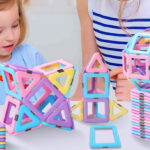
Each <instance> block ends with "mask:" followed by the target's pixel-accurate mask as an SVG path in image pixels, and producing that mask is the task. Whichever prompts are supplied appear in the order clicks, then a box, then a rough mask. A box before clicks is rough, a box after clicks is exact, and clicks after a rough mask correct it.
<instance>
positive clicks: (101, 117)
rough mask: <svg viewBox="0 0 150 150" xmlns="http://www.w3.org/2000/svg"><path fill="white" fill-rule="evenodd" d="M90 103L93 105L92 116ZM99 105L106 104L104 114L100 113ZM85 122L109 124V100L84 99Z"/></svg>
mask: <svg viewBox="0 0 150 150" xmlns="http://www.w3.org/2000/svg"><path fill="white" fill-rule="evenodd" d="M89 103H91V104H92V114H90V115H89V105H88V104H89ZM98 103H99V104H100V103H103V104H104V114H101V113H100V112H99V111H98ZM83 106H84V121H85V122H89V123H95V122H99V123H100V122H101V123H102V122H108V121H109V99H107V98H99V99H87V98H84V101H83Z"/></svg>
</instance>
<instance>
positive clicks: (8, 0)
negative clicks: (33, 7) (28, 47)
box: [0, 0, 27, 45]
mask: <svg viewBox="0 0 150 150" xmlns="http://www.w3.org/2000/svg"><path fill="white" fill-rule="evenodd" d="M15 3H17V5H18V12H19V24H20V38H19V41H18V43H17V45H19V44H20V43H22V42H23V41H24V39H25V36H26V32H27V22H26V17H25V12H24V9H23V1H22V0H0V11H2V10H7V9H9V8H11V7H12V6H13V5H14V4H15Z"/></svg>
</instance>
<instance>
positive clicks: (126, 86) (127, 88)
mask: <svg viewBox="0 0 150 150" xmlns="http://www.w3.org/2000/svg"><path fill="white" fill-rule="evenodd" d="M110 78H113V79H115V80H116V91H115V94H116V97H117V100H118V101H130V93H131V89H132V88H134V87H135V86H134V85H133V84H132V82H130V81H129V80H128V79H127V78H126V76H125V75H124V74H123V71H122V67H117V68H115V69H113V70H112V71H111V72H110Z"/></svg>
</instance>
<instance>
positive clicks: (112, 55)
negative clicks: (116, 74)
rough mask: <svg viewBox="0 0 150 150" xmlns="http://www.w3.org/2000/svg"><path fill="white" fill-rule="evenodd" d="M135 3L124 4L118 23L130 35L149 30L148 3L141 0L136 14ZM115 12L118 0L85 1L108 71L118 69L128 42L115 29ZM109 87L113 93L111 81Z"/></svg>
mask: <svg viewBox="0 0 150 150" xmlns="http://www.w3.org/2000/svg"><path fill="white" fill-rule="evenodd" d="M137 1H138V0H129V1H128V2H127V3H126V7H127V8H126V9H125V11H124V14H123V19H122V22H123V25H124V26H125V27H126V28H127V31H128V32H129V33H130V34H131V35H134V34H135V33H137V32H141V31H143V30H145V29H147V28H150V12H149V8H150V1H149V0H142V1H141V4H140V7H139V9H138V11H137V12H136V8H137ZM118 8H119V2H118V0H88V9H89V15H90V17H91V19H92V21H93V30H94V34H95V38H96V42H97V46H98V48H99V50H100V53H101V54H102V56H103V58H104V60H105V63H106V64H107V66H108V69H109V70H112V69H114V68H116V67H119V66H122V50H123V49H124V48H125V46H126V44H127V42H128V41H129V39H130V36H129V35H127V34H126V33H125V32H124V31H123V30H122V29H121V27H120V25H119V22H118ZM129 16H130V17H129ZM111 83H112V86H113V88H114V89H115V87H116V81H115V80H111Z"/></svg>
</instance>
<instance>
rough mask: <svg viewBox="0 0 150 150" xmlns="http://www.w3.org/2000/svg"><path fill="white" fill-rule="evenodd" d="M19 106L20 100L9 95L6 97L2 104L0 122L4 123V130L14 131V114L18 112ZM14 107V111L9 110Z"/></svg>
mask: <svg viewBox="0 0 150 150" xmlns="http://www.w3.org/2000/svg"><path fill="white" fill-rule="evenodd" d="M20 106H21V101H19V100H17V99H15V98H12V97H11V96H7V97H6V102H5V105H4V111H3V115H2V119H1V122H2V123H4V124H5V127H6V130H7V131H8V132H9V133H10V134H11V133H13V132H14V128H15V124H16V120H15V118H16V115H17V114H18V112H19V109H20ZM13 108H14V113H12V111H11V110H13Z"/></svg>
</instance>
